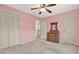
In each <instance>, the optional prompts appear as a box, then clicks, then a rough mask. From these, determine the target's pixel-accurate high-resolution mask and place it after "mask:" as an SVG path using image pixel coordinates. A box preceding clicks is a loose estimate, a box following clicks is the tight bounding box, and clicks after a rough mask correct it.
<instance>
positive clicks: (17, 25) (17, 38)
mask: <svg viewBox="0 0 79 59" xmlns="http://www.w3.org/2000/svg"><path fill="white" fill-rule="evenodd" d="M14 32H15V34H14V36H15V45H16V44H19V43H20V20H19V17H14Z"/></svg>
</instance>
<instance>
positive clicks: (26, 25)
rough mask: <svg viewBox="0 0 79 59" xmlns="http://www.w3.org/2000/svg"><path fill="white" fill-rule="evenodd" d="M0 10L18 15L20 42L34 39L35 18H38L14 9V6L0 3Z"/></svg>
mask: <svg viewBox="0 0 79 59" xmlns="http://www.w3.org/2000/svg"><path fill="white" fill-rule="evenodd" d="M0 10H4V11H7V12H10V13H13V14H16V15H17V16H19V17H20V22H21V23H20V26H21V27H20V28H21V34H20V38H21V39H20V40H21V41H22V42H29V41H33V40H34V39H35V20H37V19H38V18H37V17H35V16H33V15H30V14H28V13H24V12H22V11H19V10H16V9H14V8H11V7H8V6H6V5H3V4H1V5H0Z"/></svg>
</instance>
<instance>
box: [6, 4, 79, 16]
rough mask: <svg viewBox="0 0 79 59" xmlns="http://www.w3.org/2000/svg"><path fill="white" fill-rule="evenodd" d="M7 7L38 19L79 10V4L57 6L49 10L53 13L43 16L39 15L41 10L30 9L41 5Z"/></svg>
mask: <svg viewBox="0 0 79 59" xmlns="http://www.w3.org/2000/svg"><path fill="white" fill-rule="evenodd" d="M7 5H8V6H10V7H13V8H15V9H18V10H20V11H23V12H26V13H29V14H32V15H34V16H38V17H45V16H50V15H56V14H59V13H63V12H67V11H71V10H74V9H78V8H79V4H57V5H56V6H54V7H49V8H48V9H50V10H51V11H52V13H48V12H42V14H41V15H39V14H38V13H39V9H36V10H30V8H33V7H39V4H7Z"/></svg>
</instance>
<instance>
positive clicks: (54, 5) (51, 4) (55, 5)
mask: <svg viewBox="0 0 79 59" xmlns="http://www.w3.org/2000/svg"><path fill="white" fill-rule="evenodd" d="M51 6H56V4H49V5H47V6H46V7H51Z"/></svg>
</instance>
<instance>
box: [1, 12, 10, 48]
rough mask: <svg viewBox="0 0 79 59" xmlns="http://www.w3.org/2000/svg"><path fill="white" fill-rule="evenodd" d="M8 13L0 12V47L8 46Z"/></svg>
mask: <svg viewBox="0 0 79 59" xmlns="http://www.w3.org/2000/svg"><path fill="white" fill-rule="evenodd" d="M7 19H8V15H7V14H5V12H0V48H5V47H8V43H9V42H8V41H9V40H8V39H9V37H8V35H9V33H8V20H7Z"/></svg>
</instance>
